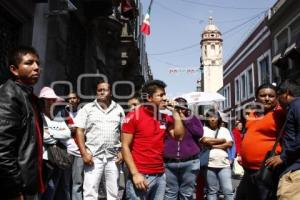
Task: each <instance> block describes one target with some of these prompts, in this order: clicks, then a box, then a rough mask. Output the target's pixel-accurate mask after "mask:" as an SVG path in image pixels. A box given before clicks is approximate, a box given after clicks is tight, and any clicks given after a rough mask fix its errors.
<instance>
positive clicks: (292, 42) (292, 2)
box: [268, 0, 300, 83]
mask: <svg viewBox="0 0 300 200" xmlns="http://www.w3.org/2000/svg"><path fill="white" fill-rule="evenodd" d="M268 26H269V28H270V30H271V37H272V64H273V72H274V74H273V77H274V81H275V82H277V83H279V82H281V81H283V80H285V79H287V78H290V79H299V77H300V1H298V0H278V1H277V2H276V3H275V5H274V6H273V7H272V8H271V9H270V11H269V17H268Z"/></svg>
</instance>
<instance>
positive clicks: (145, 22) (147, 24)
mask: <svg viewBox="0 0 300 200" xmlns="http://www.w3.org/2000/svg"><path fill="white" fill-rule="evenodd" d="M141 32H142V33H144V34H145V35H150V15H149V14H148V13H146V15H145V17H144V20H143V23H142V26H141Z"/></svg>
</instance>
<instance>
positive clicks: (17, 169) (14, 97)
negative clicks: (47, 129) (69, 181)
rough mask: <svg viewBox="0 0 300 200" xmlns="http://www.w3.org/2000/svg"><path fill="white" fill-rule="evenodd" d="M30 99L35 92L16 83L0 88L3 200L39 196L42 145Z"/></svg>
mask: <svg viewBox="0 0 300 200" xmlns="http://www.w3.org/2000/svg"><path fill="white" fill-rule="evenodd" d="M30 95H32V88H30V87H28V86H25V85H22V84H19V83H16V82H14V81H12V80H8V81H7V82H6V83H4V84H3V85H2V86H1V87H0V196H1V197H0V198H1V199H6V198H8V197H14V196H17V195H19V194H20V192H22V193H23V194H25V195H26V194H27V195H30V194H35V193H37V192H38V185H39V184H38V143H37V132H36V130H35V124H34V113H33V108H32V105H31V103H30V100H29V98H30ZM39 123H40V127H41V128H40V130H43V129H42V122H41V120H40V121H39ZM41 137H43V136H41Z"/></svg>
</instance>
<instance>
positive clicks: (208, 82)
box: [198, 17, 223, 92]
mask: <svg viewBox="0 0 300 200" xmlns="http://www.w3.org/2000/svg"><path fill="white" fill-rule="evenodd" d="M201 36H202V38H201V42H200V45H201V58H200V64H201V67H200V68H201V71H202V73H201V81H200V85H201V86H200V88H199V89H198V90H199V91H204V92H216V91H218V89H220V88H221V87H222V86H223V50H222V41H223V40H222V37H221V36H222V34H221V32H220V30H219V29H218V27H217V26H216V25H214V23H213V18H212V17H209V21H208V25H207V26H206V27H205V29H204V31H203V33H202V35H201Z"/></svg>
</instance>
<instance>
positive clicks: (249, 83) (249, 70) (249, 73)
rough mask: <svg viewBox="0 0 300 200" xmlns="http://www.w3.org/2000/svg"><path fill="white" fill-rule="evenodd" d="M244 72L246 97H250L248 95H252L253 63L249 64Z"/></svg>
mask: <svg viewBox="0 0 300 200" xmlns="http://www.w3.org/2000/svg"><path fill="white" fill-rule="evenodd" d="M245 74H246V87H247V97H248V98H250V97H252V96H254V80H253V77H254V74H253V64H251V65H250V66H249V67H248V68H247V69H246V72H245Z"/></svg>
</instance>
